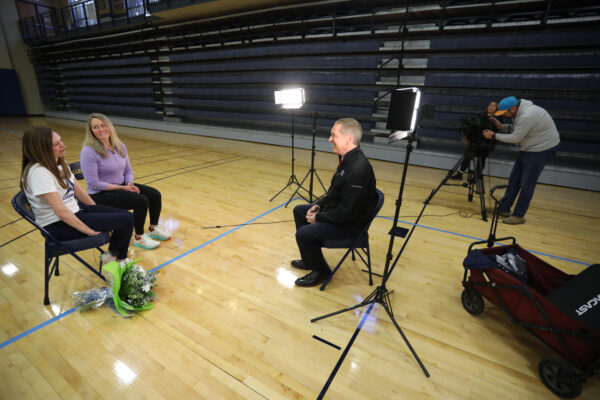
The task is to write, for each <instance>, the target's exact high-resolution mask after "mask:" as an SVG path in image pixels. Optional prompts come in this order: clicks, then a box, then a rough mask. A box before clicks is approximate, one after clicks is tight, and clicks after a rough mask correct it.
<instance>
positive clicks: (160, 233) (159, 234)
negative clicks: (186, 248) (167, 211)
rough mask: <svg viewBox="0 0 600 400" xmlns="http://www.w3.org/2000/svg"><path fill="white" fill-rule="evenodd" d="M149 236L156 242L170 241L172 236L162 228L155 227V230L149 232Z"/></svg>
mask: <svg viewBox="0 0 600 400" xmlns="http://www.w3.org/2000/svg"><path fill="white" fill-rule="evenodd" d="M148 236H150V237H151V238H152V239H156V240H169V239H171V234H170V233H169V232H167V231H164V230H162V229H161V228H160V226H158V225H157V226H155V227H154V230H152V231H151V230H148Z"/></svg>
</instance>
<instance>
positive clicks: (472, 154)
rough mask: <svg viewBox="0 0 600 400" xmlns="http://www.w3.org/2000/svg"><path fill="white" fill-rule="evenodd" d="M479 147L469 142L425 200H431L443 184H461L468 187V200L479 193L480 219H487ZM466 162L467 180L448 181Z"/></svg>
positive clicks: (471, 199)
mask: <svg viewBox="0 0 600 400" xmlns="http://www.w3.org/2000/svg"><path fill="white" fill-rule="evenodd" d="M481 153H482V151H481V147H480V146H479V145H477V144H473V143H469V145H468V147H467V150H466V151H465V153H464V154H463V155H462V157H461V158H460V159H459V160H458V161H457V163H456V164H455V165H454V167H452V169H451V170H450V171H449V172H448V174H447V175H446V176H445V177H444V179H442V182H440V184H439V185H438V187H437V188H435V189H434V190H433V191H432V192H431V194H430V195H429V197H428V198H427V202H429V201H431V199H432V198H433V196H434V195H435V194H436V193H437V191H438V190H440V188H441V187H442V186H444V185H448V186H463V187H466V188H468V189H469V194H468V195H467V198H468V199H469V201H473V194H474V193H475V194H478V195H479V203H480V205H481V219H482V220H484V221H487V211H486V208H485V186H484V184H483V160H482V158H485V157H483V156H482V155H481ZM464 163H466V165H468V166H469V169H468V172H467V182H463V183H460V184H452V183H448V180H449V179H450V177H451V176H452V175H454V174H455V173H456V172H457V171H458V169H459V167H460V166H461V165H463V164H464Z"/></svg>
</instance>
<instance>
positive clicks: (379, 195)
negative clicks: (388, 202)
mask: <svg viewBox="0 0 600 400" xmlns="http://www.w3.org/2000/svg"><path fill="white" fill-rule="evenodd" d="M375 192H376V193H377V204H376V205H375V208H374V209H373V213H372V214H371V219H370V220H369V223H368V224H367V225H366V226H365V230H364V231H365V232H366V231H368V230H369V226H371V222H373V220H374V219H375V217H376V216H377V214H379V211H380V210H381V207H383V201H384V200H385V196H384V195H383V192H382V191H381V190H379V189H375Z"/></svg>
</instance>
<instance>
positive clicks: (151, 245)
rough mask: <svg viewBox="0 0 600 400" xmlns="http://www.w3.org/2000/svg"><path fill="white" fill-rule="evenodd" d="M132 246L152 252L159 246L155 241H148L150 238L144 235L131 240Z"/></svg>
mask: <svg viewBox="0 0 600 400" xmlns="http://www.w3.org/2000/svg"><path fill="white" fill-rule="evenodd" d="M133 245H134V246H137V247H141V248H142V249H146V250H153V249H155V248H157V247H158V246H160V243H159V242H157V241H156V240H152V239H150V237H149V236H148V235H146V234H145V233H144V234H143V235H142V237H141V238H139V239H136V238H135V237H134V238H133Z"/></svg>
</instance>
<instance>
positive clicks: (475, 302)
mask: <svg viewBox="0 0 600 400" xmlns="http://www.w3.org/2000/svg"><path fill="white" fill-rule="evenodd" d="M460 300H461V301H462V305H463V307H464V308H465V310H467V312H468V313H469V314H471V315H479V314H481V313H482V312H483V308H484V304H483V297H481V294H479V292H478V291H477V290H475V289H473V288H467V289H465V290H463V292H462V294H461V295H460Z"/></svg>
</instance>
